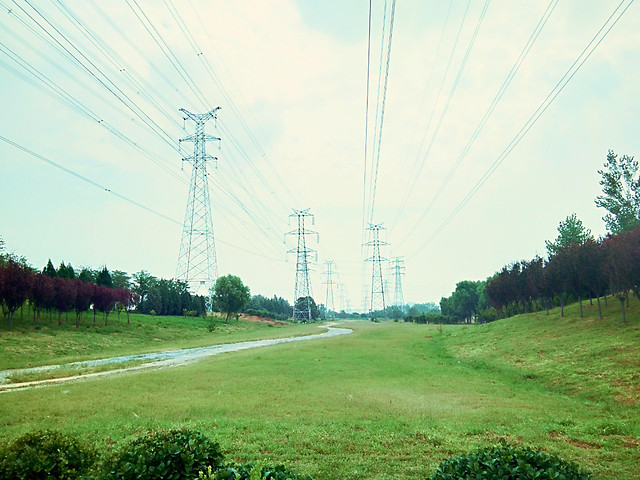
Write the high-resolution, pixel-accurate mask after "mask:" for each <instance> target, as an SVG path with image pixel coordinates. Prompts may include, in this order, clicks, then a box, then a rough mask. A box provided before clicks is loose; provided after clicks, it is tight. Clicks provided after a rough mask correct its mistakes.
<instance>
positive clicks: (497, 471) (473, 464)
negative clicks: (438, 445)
mask: <svg viewBox="0 0 640 480" xmlns="http://www.w3.org/2000/svg"><path fill="white" fill-rule="evenodd" d="M429 478H430V480H458V479H461V480H465V479H473V480H493V479H497V478H506V479H513V480H524V479H531V478H535V479H537V480H551V479H564V480H589V479H590V478H591V477H590V476H589V474H587V473H585V472H584V471H583V470H582V469H581V468H579V467H578V465H576V464H575V463H573V462H568V461H565V460H562V459H561V458H559V457H557V456H555V455H547V454H546V453H543V452H537V451H535V450H532V449H530V448H516V447H512V446H511V445H506V444H505V445H501V446H499V447H490V448H484V449H480V450H476V451H474V452H472V453H470V454H469V455H465V456H459V457H451V458H450V459H448V460H445V461H444V462H442V463H441V464H440V466H439V467H438V468H437V469H436V471H435V473H434V474H433V475H431V477H429Z"/></svg>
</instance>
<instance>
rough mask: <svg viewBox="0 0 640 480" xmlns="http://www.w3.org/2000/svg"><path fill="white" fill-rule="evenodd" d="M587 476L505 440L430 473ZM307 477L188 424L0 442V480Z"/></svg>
mask: <svg viewBox="0 0 640 480" xmlns="http://www.w3.org/2000/svg"><path fill="white" fill-rule="evenodd" d="M533 478H535V479H538V480H551V479H564V480H589V479H590V476H589V474H588V473H586V472H585V471H583V470H582V469H581V468H580V467H578V465H576V464H574V463H572V462H566V461H564V460H562V459H561V458H559V457H557V456H554V455H547V454H546V453H542V452H538V451H535V450H532V449H530V448H516V447H513V446H511V445H508V444H502V445H500V446H498V447H490V448H484V449H480V450H476V451H474V452H472V453H470V454H469V455H464V456H459V457H452V458H450V459H448V460H445V461H444V462H442V463H441V464H440V466H439V467H438V468H437V469H436V471H435V472H434V473H433V474H432V475H431V476H430V477H429V480H454V479H475V480H493V479H513V480H524V479H533ZM53 479H64V480H88V479H92V480H116V479H117V480H158V479H162V480H257V479H264V480H312V478H311V477H310V476H302V475H299V474H297V473H295V472H294V471H292V470H289V469H288V468H287V467H285V466H283V465H276V466H273V465H259V466H255V465H253V464H244V465H239V464H225V463H224V457H223V455H222V453H221V452H220V446H219V445H218V444H217V443H215V442H212V441H211V440H209V439H208V438H207V437H206V436H205V435H203V434H202V433H200V432H198V431H195V430H190V429H185V428H182V429H173V430H168V431H158V432H152V433H149V434H146V435H143V436H141V437H138V438H136V439H134V440H132V441H130V442H129V443H127V444H126V445H124V446H122V447H121V448H119V449H117V450H115V451H114V452H111V453H109V454H107V455H103V456H102V457H100V456H98V455H97V453H96V452H95V450H94V449H93V448H91V447H88V446H86V445H83V444H81V443H80V442H79V441H78V440H77V439H75V438H73V437H70V436H67V435H64V434H62V433H59V432H53V431H48V430H45V431H39V432H35V433H30V434H27V435H24V436H23V437H20V438H18V439H17V440H16V441H14V442H13V443H11V444H7V445H3V446H0V480H53Z"/></svg>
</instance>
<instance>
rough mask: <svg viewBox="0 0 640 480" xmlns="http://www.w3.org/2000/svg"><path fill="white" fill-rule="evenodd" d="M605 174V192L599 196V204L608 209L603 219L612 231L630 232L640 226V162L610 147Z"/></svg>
mask: <svg viewBox="0 0 640 480" xmlns="http://www.w3.org/2000/svg"><path fill="white" fill-rule="evenodd" d="M598 173H599V174H600V175H601V176H602V178H601V180H600V185H602V193H603V194H602V195H599V196H598V197H596V200H595V202H596V206H598V207H602V208H604V209H605V210H607V211H608V212H609V213H607V214H606V215H605V216H604V217H603V218H602V219H603V220H604V223H605V224H606V226H607V230H609V232H610V233H612V234H614V235H615V234H617V233H620V232H628V231H631V230H633V229H634V228H636V227H638V226H640V166H639V165H638V161H637V160H634V158H633V157H629V156H627V155H623V156H622V158H620V159H618V156H617V155H616V154H615V153H614V152H613V150H609V153H608V154H607V160H606V161H605V162H604V169H603V170H598Z"/></svg>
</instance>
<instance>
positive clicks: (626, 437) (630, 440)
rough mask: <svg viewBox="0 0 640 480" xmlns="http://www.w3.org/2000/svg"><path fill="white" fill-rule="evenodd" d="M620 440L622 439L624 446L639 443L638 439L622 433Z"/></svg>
mask: <svg viewBox="0 0 640 480" xmlns="http://www.w3.org/2000/svg"><path fill="white" fill-rule="evenodd" d="M622 440H623V441H624V446H625V448H636V447H637V446H638V445H640V440H638V439H636V438H633V437H630V436H629V435H624V436H623V437H622Z"/></svg>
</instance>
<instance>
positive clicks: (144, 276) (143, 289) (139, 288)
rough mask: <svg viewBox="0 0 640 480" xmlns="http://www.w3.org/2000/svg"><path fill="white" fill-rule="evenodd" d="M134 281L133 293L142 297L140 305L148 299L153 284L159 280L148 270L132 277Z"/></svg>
mask: <svg viewBox="0 0 640 480" xmlns="http://www.w3.org/2000/svg"><path fill="white" fill-rule="evenodd" d="M132 279H133V291H134V293H137V294H138V296H139V297H140V303H142V302H144V301H145V300H146V299H147V294H148V293H149V289H150V288H151V286H152V284H153V283H154V282H155V281H157V279H156V278H155V277H154V276H153V275H151V274H150V273H149V272H147V271H146V270H140V271H139V272H137V273H134V274H133V275H132Z"/></svg>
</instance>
